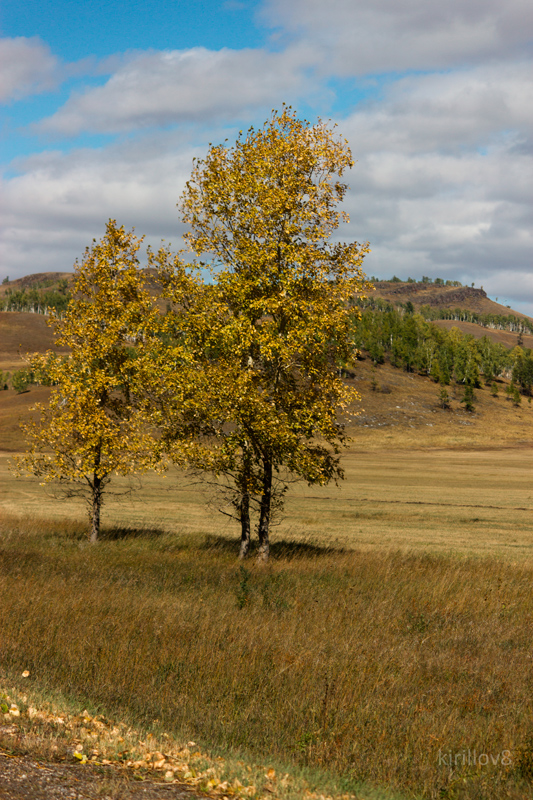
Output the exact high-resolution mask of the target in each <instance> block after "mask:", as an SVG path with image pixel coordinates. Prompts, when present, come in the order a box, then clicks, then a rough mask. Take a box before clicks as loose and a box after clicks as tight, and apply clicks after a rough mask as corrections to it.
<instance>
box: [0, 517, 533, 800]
mask: <svg viewBox="0 0 533 800" xmlns="http://www.w3.org/2000/svg"><path fill="white" fill-rule="evenodd" d="M0 535H1V549H0V556H1V562H0V563H1V573H0V574H1V578H0V592H1V595H2V605H1V607H0V631H1V636H2V664H3V669H6V670H9V671H10V674H19V675H20V674H21V673H22V671H23V670H28V671H29V673H30V677H29V678H28V679H27V685H31V683H32V682H35V684H36V685H37V686H38V687H41V688H46V687H51V688H52V689H53V690H56V691H57V690H59V691H63V692H65V693H67V694H70V695H71V696H73V697H75V698H76V699H77V700H78V702H81V703H85V702H91V703H92V708H93V709H94V710H93V712H92V714H94V713H95V712H96V711H100V712H101V713H105V714H114V715H116V716H118V717H120V718H122V719H124V720H125V721H126V723H127V724H130V723H131V721H132V720H135V721H136V724H137V725H138V726H139V727H141V728H144V729H145V730H150V729H152V731H153V732H157V731H161V730H164V731H166V732H167V733H169V734H171V735H173V736H175V737H176V738H178V739H179V738H181V740H182V741H187V740H188V739H192V740H193V741H195V742H198V744H199V745H200V748H201V749H207V750H208V749H209V748H212V749H216V748H220V749H221V752H222V753H224V752H227V751H233V752H242V753H245V754H246V756H247V758H249V759H251V760H252V761H254V760H255V763H258V760H259V759H260V763H262V764H263V765H266V766H268V767H270V766H272V767H273V768H274V769H276V770H278V769H279V767H278V764H280V763H285V764H289V767H288V768H287V769H294V770H296V771H297V770H298V769H299V768H301V767H302V768H303V767H308V768H313V769H315V770H317V772H316V773H315V776H316V780H318V781H319V782H320V781H322V783H324V781H326V783H327V781H328V780H329V781H331V782H333V783H334V784H335V785H336V789H337V791H338V792H340V791H345V792H353V793H354V794H357V793H359V796H360V797H365V796H368V795H365V793H364V791H361V790H358V788H357V787H358V785H360V783H361V782H364V783H365V784H367V785H368V784H370V785H374V786H378V787H379V786H381V787H389V788H392V789H396V790H398V791H401V792H402V793H403V794H404V795H405V796H409V797H415V796H418V797H430V798H449V799H450V800H451V798H463V799H464V800H466V798H468V799H469V800H473V798H509V799H511V798H512V800H519V799H520V800H525V799H526V798H532V797H533V787H532V785H531V783H530V780H531V772H532V767H533V753H532V750H531V747H532V743H531V735H532V714H533V701H532V696H531V649H530V627H531V618H532V603H531V592H530V587H531V583H532V580H533V568H532V567H531V566H528V565H525V564H521V565H516V564H514V565H513V564H508V563H505V562H503V561H500V560H497V559H491V558H485V559H473V558H470V559H469V558H465V557H457V556H453V557H452V556H448V557H446V556H442V555H430V554H423V553H419V554H416V553H410V554H406V553H400V552H393V551H384V550H380V549H379V548H377V547H376V548H374V549H372V550H367V551H351V552H341V551H331V550H328V549H324V548H322V549H321V548H318V547H316V546H315V547H313V546H312V545H309V544H308V545H305V544H300V545H298V544H297V543H294V542H288V543H285V544H283V543H278V544H277V545H274V547H273V555H274V558H273V560H272V562H271V563H270V564H269V565H268V567H266V568H261V567H257V566H256V565H255V564H253V563H250V564H249V565H247V566H246V567H243V566H240V565H238V564H237V562H236V560H235V554H234V549H233V547H232V546H231V547H230V546H228V543H227V541H226V540H224V539H221V538H218V537H211V538H207V539H206V538H205V537H203V536H199V535H196V536H194V535H185V534H182V535H176V534H174V535H170V534H166V533H162V532H158V531H157V530H154V529H152V530H148V529H145V530H144V531H142V530H138V529H137V530H136V529H135V528H129V527H123V528H122V529H116V528H115V529H109V530H108V532H107V537H105V538H104V540H103V541H102V542H101V543H100V544H99V545H98V546H96V547H90V546H88V545H87V544H86V543H85V541H84V534H83V530H82V529H81V528H80V526H79V525H76V524H75V523H69V524H62V523H58V522H57V521H55V522H54V521H49V522H45V521H42V520H41V521H39V520H31V519H26V520H17V519H6V520H5V521H4V523H3V525H2V530H1V534H0ZM474 753H475V754H476V763H475V764H474V763H473V761H472V759H473V758H474V755H473V754H474ZM450 754H451V755H450ZM480 755H482V756H483V757H482V759H479V756H480ZM124 757H125V758H129V756H128V755H127V754H126V755H125V756H124ZM450 758H451V759H452V760H453V761H454V764H453V765H451V764H450ZM469 761H470V763H469ZM291 764H292V766H290V765H291ZM265 785H266V779H265V784H263V785H261V786H256V791H257V792H258V793H264V791H265ZM308 785H311V784H308ZM267 788H268V787H267ZM325 791H326V790H325ZM273 792H274V794H276V790H275V787H274V790H273Z"/></svg>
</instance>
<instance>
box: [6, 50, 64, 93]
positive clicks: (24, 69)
mask: <svg viewBox="0 0 533 800" xmlns="http://www.w3.org/2000/svg"><path fill="white" fill-rule="evenodd" d="M58 63H59V62H58V60H57V58H56V57H55V56H54V55H53V54H52V53H51V52H50V48H49V47H48V45H46V44H45V43H44V42H42V41H41V40H40V39H38V38H37V37H34V38H31V39H26V38H25V37H23V36H19V37H18V38H15V39H8V38H4V39H0V102H3V103H5V102H6V101H8V100H18V99H20V98H21V97H25V96H27V95H31V94H38V93H39V92H45V91H48V90H50V89H53V88H55V86H56V85H57V84H58V82H59V70H58Z"/></svg>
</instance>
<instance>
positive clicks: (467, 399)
mask: <svg viewBox="0 0 533 800" xmlns="http://www.w3.org/2000/svg"><path fill="white" fill-rule="evenodd" d="M475 399H476V396H475V394H474V388H473V386H472V385H471V384H470V383H467V384H466V386H465V390H464V394H463V396H462V398H461V403H462V404H463V405H464V407H465V411H470V412H471V413H473V412H474V411H475V410H476V409H475V406H474V402H475Z"/></svg>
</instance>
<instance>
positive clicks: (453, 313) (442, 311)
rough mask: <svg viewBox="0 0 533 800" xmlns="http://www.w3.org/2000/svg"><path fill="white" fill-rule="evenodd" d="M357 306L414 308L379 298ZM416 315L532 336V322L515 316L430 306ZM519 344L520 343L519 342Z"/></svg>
mask: <svg viewBox="0 0 533 800" xmlns="http://www.w3.org/2000/svg"><path fill="white" fill-rule="evenodd" d="M357 305H358V306H359V307H360V308H361V309H376V310H379V311H385V310H388V309H396V310H397V311H398V312H399V313H402V312H404V313H408V314H409V313H411V314H412V313H413V312H414V310H415V307H414V305H413V303H412V302H411V301H410V300H408V301H407V302H406V303H398V304H395V305H393V304H392V303H391V302H390V301H389V300H383V299H382V298H380V297H372V296H370V297H367V298H366V299H365V300H360V301H358V302H357ZM418 314H419V315H420V316H421V317H422V318H423V319H425V320H426V321H428V322H433V321H434V320H437V319H449V320H453V321H455V322H473V323H474V324H475V325H479V326H480V327H482V328H490V329H492V330H498V331H510V332H511V333H516V334H518V335H519V336H520V335H521V334H524V333H531V334H533V321H531V320H530V319H528V318H527V317H517V316H516V315H515V314H493V313H490V312H489V313H486V314H482V313H478V312H477V311H470V310H469V309H467V308H435V307H433V306H430V305H427V304H425V305H423V306H420V308H419V309H418ZM519 344H520V342H519Z"/></svg>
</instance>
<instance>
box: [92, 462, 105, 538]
mask: <svg viewBox="0 0 533 800" xmlns="http://www.w3.org/2000/svg"><path fill="white" fill-rule="evenodd" d="M102 483H103V481H102V478H99V477H98V476H97V475H94V477H93V483H92V502H91V515H90V518H91V533H90V536H89V541H90V542H92V543H94V542H97V541H98V537H99V536H100V509H101V507H102V489H103V486H102Z"/></svg>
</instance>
